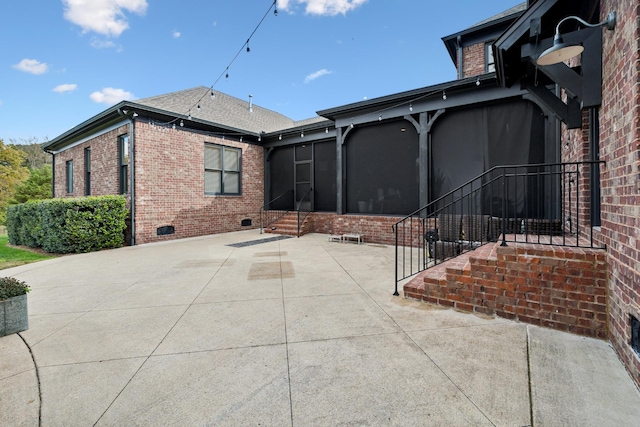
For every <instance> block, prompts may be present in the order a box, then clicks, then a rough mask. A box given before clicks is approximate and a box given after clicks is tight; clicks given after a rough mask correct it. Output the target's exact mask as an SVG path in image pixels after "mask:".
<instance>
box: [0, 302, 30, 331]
mask: <svg viewBox="0 0 640 427" xmlns="http://www.w3.org/2000/svg"><path fill="white" fill-rule="evenodd" d="M27 329H29V314H28V312H27V295H20V296H17V297H13V298H9V299H8V300H4V301H0V337H3V336H5V335H10V334H15V333H16V332H22V331H26V330H27Z"/></svg>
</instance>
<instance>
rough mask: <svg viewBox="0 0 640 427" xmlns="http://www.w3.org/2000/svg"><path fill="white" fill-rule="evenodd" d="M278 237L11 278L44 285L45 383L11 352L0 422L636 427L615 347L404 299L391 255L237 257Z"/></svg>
mask: <svg viewBox="0 0 640 427" xmlns="http://www.w3.org/2000/svg"><path fill="white" fill-rule="evenodd" d="M264 237H265V235H261V234H259V233H258V231H256V230H251V231H244V232H238V233H228V234H224V235H215V236H205V237H198V238H193V239H184V240H180V241H171V242H163V243H157V244H150V245H141V246H136V247H127V248H121V249H117V250H110V251H103V252H97V253H91V254H80V255H69V256H65V257H61V258H56V259H54V260H49V261H44V262H38V263H34V264H29V265H25V266H20V267H16V268H12V269H9V270H5V271H4V272H3V273H5V275H10V276H13V277H16V278H18V279H20V280H27V281H28V283H29V285H31V287H32V288H33V292H32V293H30V294H29V298H28V301H29V309H30V316H31V317H30V329H29V330H28V331H26V332H23V333H21V335H22V337H24V339H25V341H26V342H27V343H28V344H29V346H30V347H31V350H32V351H33V354H34V356H35V363H37V366H38V369H37V370H36V367H35V365H34V364H33V360H32V359H31V356H30V354H29V353H28V348H27V347H26V346H25V344H24V342H23V341H22V340H20V339H19V338H20V337H19V336H17V335H14V336H12V337H3V338H0V425H3V426H4V425H11V426H13V425H30V426H36V425H38V410H39V409H41V410H42V425H80V426H82V425H94V423H97V424H98V425H171V426H174V425H178V426H182V425H187V426H190V425H233V426H235V425H277V426H280V425H283V426H291V425H293V426H305V425H318V426H324V425H336V424H338V425H340V424H342V425H402V426H411V425H416V426H423V425H518V426H524V425H530V424H532V419H531V415H530V414H531V412H530V411H529V410H528V408H529V406H528V405H529V401H532V402H533V403H532V405H531V406H532V408H533V414H534V416H535V417H536V423H535V425H552V426H553V425H562V424H564V425H576V424H575V423H574V422H573V420H574V419H577V420H578V421H581V422H582V421H584V422H583V425H594V424H596V423H600V424H601V425H608V424H607V423H609V425H611V423H616V425H620V426H626V425H631V426H633V425H636V424H637V422H636V421H637V419H639V415H638V414H637V413H636V412H635V411H636V409H635V408H638V407H640V395H639V394H638V392H637V389H636V388H635V386H634V384H633V382H632V381H631V379H630V378H629V376H628V375H626V372H625V371H624V369H623V367H622V365H621V364H620V362H619V361H618V360H617V358H616V356H615V353H614V352H613V350H612V349H611V348H609V347H608V345H607V344H606V343H605V342H601V341H595V340H587V341H584V339H582V338H579V337H574V336H572V335H569V334H565V333H561V332H557V331H550V330H549V331H548V330H544V329H539V328H538V329H536V328H532V327H529V328H527V327H525V326H524V325H522V324H518V323H513V322H510V321H508V320H504V319H493V318H486V317H481V316H474V315H471V314H463V313H460V312H456V311H454V310H446V309H441V308H434V307H433V306H429V305H426V304H423V303H418V302H415V301H407V300H404V299H403V298H402V297H394V296H392V295H391V293H392V291H393V282H394V272H393V265H394V262H395V261H394V260H395V258H394V257H395V253H394V249H393V247H389V246H384V245H370V244H363V245H355V244H341V243H332V242H328V241H327V236H326V235H320V234H311V235H306V236H303V237H301V238H299V239H297V238H293V239H284V240H279V241H272V242H268V243H260V244H256V245H253V246H244V247H230V246H227V245H229V244H233V243H242V242H246V241H259V240H261V239H263V238H264ZM372 260H373V261H372ZM527 333H529V340H527ZM527 343H529V354H527V351H526V350H527V345H526V344H527ZM585 343H587V344H588V345H587V344H585ZM585 345H586V347H584V346H585ZM573 352H580V353H584V354H592V356H590V357H583V358H574V356H573ZM565 360H569V361H570V362H569V363H565V362H564V361H565ZM528 361H529V363H528ZM38 372H39V373H40V388H39V385H38V378H37V373H38ZM594 372H595V373H596V374H594ZM608 379H612V380H608ZM529 380H530V382H531V389H529V388H528V387H524V386H523V384H528V382H529ZM558 382H562V383H564V384H567V387H569V385H570V384H574V385H575V386H571V387H570V388H571V390H573V392H572V393H571V392H569V391H568V389H566V388H564V386H563V384H560V385H559V384H557V383H558ZM5 390H6V391H5ZM523 390H524V397H523ZM529 390H531V392H530V391H529ZM575 390H578V391H577V392H576V391H575ZM582 390H584V392H583V391H582ZM597 390H603V392H602V393H598V392H597ZM40 392H42V396H43V401H42V405H40V401H39V397H38V396H39V393H40ZM5 394H6V396H9V397H5ZM576 396H578V397H576ZM622 396H624V397H622ZM506 399H510V401H505V400H506ZM584 408H587V409H584ZM585 414H586V415H585ZM592 414H595V415H592ZM599 414H604V415H599ZM606 417H608V418H606ZM586 418H589V419H588V420H585V419H586ZM605 418H606V419H605ZM589 423H591V424H589Z"/></svg>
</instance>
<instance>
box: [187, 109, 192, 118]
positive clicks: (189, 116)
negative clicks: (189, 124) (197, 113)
mask: <svg viewBox="0 0 640 427" xmlns="http://www.w3.org/2000/svg"><path fill="white" fill-rule="evenodd" d="M187 119H188V120H191V111H189V114H188V115H187Z"/></svg>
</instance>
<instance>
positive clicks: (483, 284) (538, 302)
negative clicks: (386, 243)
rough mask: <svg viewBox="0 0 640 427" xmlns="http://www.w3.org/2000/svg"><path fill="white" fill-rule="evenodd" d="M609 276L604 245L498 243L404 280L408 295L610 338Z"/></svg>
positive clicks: (484, 312)
mask: <svg viewBox="0 0 640 427" xmlns="http://www.w3.org/2000/svg"><path fill="white" fill-rule="evenodd" d="M606 278H607V261H606V252H604V251H602V250H598V249H584V248H575V247H559V246H545V245H537V244H524V243H510V244H509V246H507V247H501V246H500V243H499V242H498V243H490V244H487V245H484V246H482V247H480V248H478V249H476V250H474V251H471V252H468V253H465V254H463V255H460V256H458V257H457V258H453V259H451V260H449V261H446V262H443V263H442V264H439V265H437V266H435V267H432V268H430V269H427V270H425V271H424V272H422V273H420V274H419V275H418V276H416V277H415V278H413V279H412V280H411V281H409V282H408V283H406V284H405V285H404V295H405V297H406V298H409V299H417V300H421V301H424V302H427V303H431V304H437V305H441V306H448V307H454V308H456V309H458V310H462V311H469V312H476V313H482V314H486V315H491V316H498V317H503V318H507V319H512V320H518V321H521V322H525V323H530V324H534V325H539V326H544V327H548V328H553V329H558V330H563V331H568V332H572V333H575V334H579V335H586V336H592V337H597V338H606V337H607V335H608V333H607V332H608V331H607V280H606Z"/></svg>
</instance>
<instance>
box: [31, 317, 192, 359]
mask: <svg viewBox="0 0 640 427" xmlns="http://www.w3.org/2000/svg"><path fill="white" fill-rule="evenodd" d="M187 308H188V306H171V307H152V308H137V309H129V310H108V311H92V312H90V313H86V314H85V315H84V316H82V317H80V318H78V319H77V320H75V321H74V322H72V323H71V324H69V325H67V326H66V327H65V328H64V329H62V330H60V331H59V332H58V333H55V334H53V335H51V336H49V337H48V338H46V339H44V340H42V341H40V342H39V343H37V344H36V345H34V346H33V353H34V355H35V358H36V362H37V363H38V365H39V366H52V365H60V364H69V363H82V362H99V361H102V360H111V359H121V358H131V357H141V356H149V355H150V354H151V353H152V352H153V351H154V350H155V349H156V347H157V346H158V345H159V344H160V342H161V341H162V339H163V338H164V337H165V336H166V335H167V333H168V332H169V330H170V329H171V328H172V327H173V326H174V325H175V323H176V322H177V321H178V319H179V318H180V316H182V314H183V313H184V312H185V311H186V310H187Z"/></svg>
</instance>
